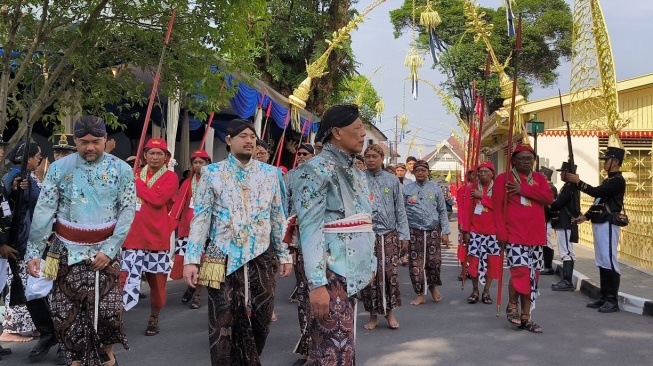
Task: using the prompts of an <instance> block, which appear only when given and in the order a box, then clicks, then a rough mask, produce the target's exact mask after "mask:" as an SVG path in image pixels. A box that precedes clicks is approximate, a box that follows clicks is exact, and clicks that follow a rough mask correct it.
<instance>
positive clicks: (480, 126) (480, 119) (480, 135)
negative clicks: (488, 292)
mask: <svg viewBox="0 0 653 366" xmlns="http://www.w3.org/2000/svg"><path fill="white" fill-rule="evenodd" d="M491 64H492V59H491V58H490V54H489V53H488V55H487V58H486V60H485V72H484V73H483V78H484V79H485V80H484V82H483V96H482V97H478V98H479V99H480V100H481V107H480V113H479V116H478V130H477V131H476V133H477V135H478V137H477V138H476V146H475V154H474V166H476V167H478V163H479V157H480V154H481V140H482V139H483V121H484V119H485V98H486V97H487V80H488V79H489V77H490V66H491ZM476 180H477V182H478V170H477V177H476ZM472 191H473V187H472ZM468 199H469V200H470V205H469V221H467V222H468V223H469V229H470V232H471V228H472V219H473V218H474V209H473V207H472V204H473V200H472V197H471V196H470V197H468ZM465 265H467V261H465ZM465 277H467V276H463V280H462V288H461V289H462V290H464V289H465Z"/></svg>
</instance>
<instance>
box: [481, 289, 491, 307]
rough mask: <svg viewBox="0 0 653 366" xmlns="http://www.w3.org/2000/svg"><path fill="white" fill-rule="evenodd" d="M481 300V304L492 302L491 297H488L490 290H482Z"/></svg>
mask: <svg viewBox="0 0 653 366" xmlns="http://www.w3.org/2000/svg"><path fill="white" fill-rule="evenodd" d="M481 301H482V302H483V304H492V302H493V301H492V298H491V297H490V291H487V290H484V291H483V296H481Z"/></svg>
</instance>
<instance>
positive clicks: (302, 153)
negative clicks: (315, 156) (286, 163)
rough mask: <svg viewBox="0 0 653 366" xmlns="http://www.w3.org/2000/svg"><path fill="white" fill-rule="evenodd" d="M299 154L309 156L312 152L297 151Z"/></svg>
mask: <svg viewBox="0 0 653 366" xmlns="http://www.w3.org/2000/svg"><path fill="white" fill-rule="evenodd" d="M297 155H298V156H309V155H311V154H310V153H307V152H300V153H297Z"/></svg>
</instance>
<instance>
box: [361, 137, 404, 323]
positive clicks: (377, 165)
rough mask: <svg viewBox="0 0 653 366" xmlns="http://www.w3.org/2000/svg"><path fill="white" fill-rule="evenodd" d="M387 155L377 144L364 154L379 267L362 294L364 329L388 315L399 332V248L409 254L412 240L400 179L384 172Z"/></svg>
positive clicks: (389, 321)
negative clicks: (367, 317)
mask: <svg viewBox="0 0 653 366" xmlns="http://www.w3.org/2000/svg"><path fill="white" fill-rule="evenodd" d="M384 155H385V154H384V153H383V149H382V148H381V147H380V146H379V145H376V144H374V145H370V146H368V147H367V150H365V165H366V166H367V170H366V171H365V176H366V177H367V184H368V185H369V187H370V200H371V201H372V224H373V227H374V233H375V234H376V243H375V246H374V254H375V255H376V259H377V263H378V265H377V267H376V276H374V279H372V283H370V284H369V285H368V286H367V287H365V289H363V291H362V295H363V304H364V305H365V310H366V311H369V313H370V321H369V322H368V323H367V324H365V329H374V328H376V325H377V314H383V315H385V318H386V319H387V320H388V326H389V327H390V329H397V328H399V323H398V322H397V319H395V316H394V313H393V312H392V310H393V309H395V308H397V307H399V306H401V294H400V293H399V281H398V279H397V267H398V265H399V254H400V248H401V247H403V248H404V250H407V249H408V239H409V238H410V234H409V232H408V219H407V218H406V209H405V208H404V201H403V198H402V196H401V187H400V186H399V179H397V177H395V176H394V175H392V174H391V173H388V172H386V171H384V170H383V169H381V165H382V164H383V158H384ZM400 242H401V244H400Z"/></svg>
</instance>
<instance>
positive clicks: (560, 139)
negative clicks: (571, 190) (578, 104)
mask: <svg viewBox="0 0 653 366" xmlns="http://www.w3.org/2000/svg"><path fill="white" fill-rule="evenodd" d="M571 143H572V145H573V148H574V160H575V164H576V165H577V166H578V174H579V175H580V179H582V180H583V181H584V182H585V183H587V184H590V185H593V186H597V185H598V184H599V160H598V157H599V155H598V154H599V139H598V138H597V137H576V136H572V138H571ZM531 146H534V142H533V138H531ZM537 153H538V155H539V156H540V166H546V167H549V168H552V169H554V170H555V169H559V168H560V166H561V165H562V162H563V161H567V160H568V158H569V152H568V149H567V137H566V136H538V137H537ZM552 182H553V183H554V184H555V185H556V187H558V189H559V188H560V187H562V184H563V183H562V182H561V181H560V175H559V174H556V175H555V176H554V178H553V179H552Z"/></svg>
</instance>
